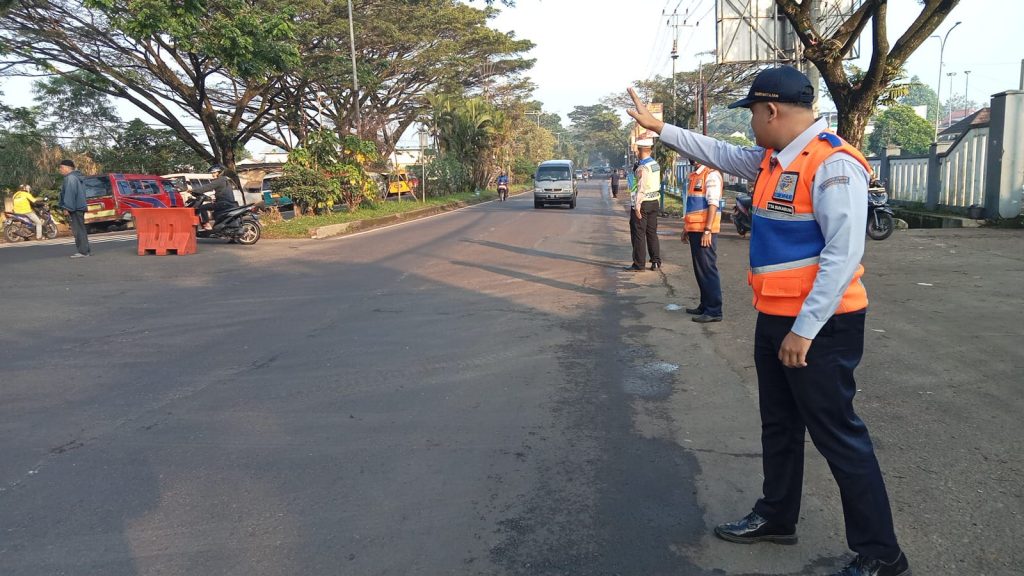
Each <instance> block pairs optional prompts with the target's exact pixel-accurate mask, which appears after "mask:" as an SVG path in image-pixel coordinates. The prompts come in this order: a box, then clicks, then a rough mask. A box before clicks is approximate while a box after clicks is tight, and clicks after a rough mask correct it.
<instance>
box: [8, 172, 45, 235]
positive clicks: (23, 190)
mask: <svg viewBox="0 0 1024 576" xmlns="http://www.w3.org/2000/svg"><path fill="white" fill-rule="evenodd" d="M36 202H39V200H38V199H37V198H36V197H35V196H33V195H32V187H31V186H29V185H28V184H22V185H21V187H20V188H18V191H17V192H15V193H14V213H15V214H17V215H19V216H24V217H25V218H28V219H29V220H31V221H32V223H33V224H35V225H36V240H42V239H43V220H42V218H40V217H39V215H38V214H36V212H35V210H33V208H32V205H33V204H35V203H36Z"/></svg>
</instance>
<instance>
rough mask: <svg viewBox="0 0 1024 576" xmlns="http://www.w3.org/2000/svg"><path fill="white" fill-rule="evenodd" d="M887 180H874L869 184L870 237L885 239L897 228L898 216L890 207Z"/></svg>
mask: <svg viewBox="0 0 1024 576" xmlns="http://www.w3.org/2000/svg"><path fill="white" fill-rule="evenodd" d="M888 201H889V194H888V193H887V192H886V190H885V182H881V181H878V180H872V181H871V184H870V185H869V186H868V238H871V239H872V240H885V239H886V238H888V237H889V236H892V233H893V230H895V229H896V216H895V214H894V213H893V211H892V208H890V207H889V204H888Z"/></svg>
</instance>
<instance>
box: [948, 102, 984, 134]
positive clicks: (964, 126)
mask: <svg viewBox="0 0 1024 576" xmlns="http://www.w3.org/2000/svg"><path fill="white" fill-rule="evenodd" d="M988 121H989V108H988V107H985V108H981V109H978V110H976V111H975V112H973V113H972V114H968V115H967V116H966V117H964V118H963V119H962V120H960V121H959V122H957V123H956V124H953V125H951V126H949V127H948V128H946V129H945V130H943V131H941V132H939V136H947V137H949V138H948V139H952V138H956V137H957V136H959V135H960V134H963V133H964V132H967V131H968V130H970V129H971V128H978V127H981V126H988Z"/></svg>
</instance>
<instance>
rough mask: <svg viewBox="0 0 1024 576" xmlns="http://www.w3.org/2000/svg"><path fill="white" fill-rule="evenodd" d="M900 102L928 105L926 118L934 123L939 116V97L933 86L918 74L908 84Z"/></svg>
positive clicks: (910, 104) (908, 104) (912, 104)
mask: <svg viewBox="0 0 1024 576" xmlns="http://www.w3.org/2000/svg"><path fill="white" fill-rule="evenodd" d="M899 102H900V104H906V105H907V106H927V107H928V114H927V115H926V119H927V120H928V121H929V122H931V123H933V124H934V123H935V119H936V118H937V117H938V114H939V97H938V96H937V95H936V94H935V90H932V89H931V86H928V85H927V84H925V83H924V82H922V81H921V79H920V78H919V77H917V76H914V77H913V78H911V79H910V82H909V83H908V84H907V94H906V95H905V96H902V97H900V98H899Z"/></svg>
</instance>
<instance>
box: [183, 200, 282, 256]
mask: <svg viewBox="0 0 1024 576" xmlns="http://www.w3.org/2000/svg"><path fill="white" fill-rule="evenodd" d="M209 203H210V198H209V197H208V196H207V195H206V194H193V195H192V198H190V199H189V200H188V202H186V203H185V205H186V206H188V207H189V208H192V209H193V210H195V211H196V214H201V213H202V211H203V210H209V208H207V207H206V205H207V204H209ZM256 208H257V207H256V205H254V204H250V205H248V206H239V207H237V208H232V209H231V210H228V211H226V212H224V213H223V214H221V215H220V219H219V220H217V222H216V223H214V225H213V228H212V229H209V230H207V229H206V228H203V227H202V226H199V227H198V228H196V237H197V238H227V239H228V240H229V241H231V242H232V243H235V242H237V243H239V244H244V245H246V246H249V245H252V244H255V243H256V242H257V241H258V240H259V239H260V236H261V235H262V234H263V227H262V226H260V217H259V214H257V213H256Z"/></svg>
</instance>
